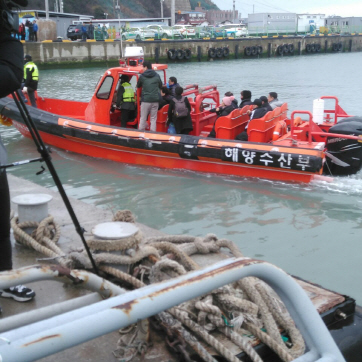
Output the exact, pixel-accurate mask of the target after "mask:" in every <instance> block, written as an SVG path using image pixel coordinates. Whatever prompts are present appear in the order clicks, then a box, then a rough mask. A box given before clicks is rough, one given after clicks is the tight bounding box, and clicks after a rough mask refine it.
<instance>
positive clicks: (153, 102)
mask: <svg viewBox="0 0 362 362" xmlns="http://www.w3.org/2000/svg"><path fill="white" fill-rule="evenodd" d="M161 87H162V81H161V78H160V76H159V75H158V74H157V73H156V72H155V71H154V70H153V69H152V64H151V62H149V61H147V60H146V61H145V62H143V73H142V74H141V76H140V77H139V79H138V82H137V88H142V94H141V119H140V124H139V127H138V128H139V129H140V130H142V131H144V130H145V129H146V122H147V118H148V115H150V119H151V126H150V131H156V121H157V111H158V102H159V100H160V89H161Z"/></svg>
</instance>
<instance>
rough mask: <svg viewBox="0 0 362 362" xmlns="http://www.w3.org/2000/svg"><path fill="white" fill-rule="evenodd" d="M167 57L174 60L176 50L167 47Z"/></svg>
mask: <svg viewBox="0 0 362 362" xmlns="http://www.w3.org/2000/svg"><path fill="white" fill-rule="evenodd" d="M167 56H168V59H171V60H175V59H176V50H175V49H169V50H168V51H167Z"/></svg>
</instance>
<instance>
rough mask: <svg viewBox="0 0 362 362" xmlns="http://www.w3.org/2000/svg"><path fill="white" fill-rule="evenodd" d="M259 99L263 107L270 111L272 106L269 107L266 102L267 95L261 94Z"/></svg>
mask: <svg viewBox="0 0 362 362" xmlns="http://www.w3.org/2000/svg"><path fill="white" fill-rule="evenodd" d="M259 99H260V100H261V102H262V106H263V108H265V109H266V110H267V112H270V111H272V110H273V108H272V107H271V105H270V104H269V102H268V98H267V97H265V96H261V97H260V98H259Z"/></svg>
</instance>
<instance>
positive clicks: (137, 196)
mask: <svg viewBox="0 0 362 362" xmlns="http://www.w3.org/2000/svg"><path fill="white" fill-rule="evenodd" d="M361 60H362V54H361V53H353V54H348V53H343V54H333V55H331V54H328V55H323V54H318V55H312V56H303V57H298V56H295V57H284V58H275V59H260V60H230V61H222V62H218V61H214V62H209V63H187V64H173V65H171V66H170V67H169V72H168V75H169V76H172V75H173V76H176V77H177V78H178V80H179V83H180V84H182V85H185V84H191V83H198V84H199V85H200V86H205V85H210V84H217V85H218V87H219V89H220V93H221V94H223V93H224V92H226V91H228V90H231V91H233V92H234V94H235V95H237V96H239V93H240V91H241V90H242V89H250V90H251V91H252V92H253V96H255V97H259V96H261V95H267V93H268V92H269V91H276V92H278V93H279V94H280V97H279V98H280V99H281V100H285V101H288V104H289V109H290V110H295V109H306V110H312V101H313V99H316V98H318V97H319V96H321V95H335V96H337V97H338V98H339V100H340V104H341V105H342V107H343V108H344V109H345V110H346V111H347V112H349V113H350V114H355V115H362V109H361V108H362V106H361V102H360V101H359V95H360V84H362V73H361V69H360V63H361ZM103 71H104V69H101V68H93V69H70V70H65V69H61V70H49V71H41V78H40V87H39V94H41V95H46V96H51V97H54V98H63V99H75V100H89V99H90V97H91V95H92V93H93V90H94V86H95V83H96V82H97V80H98V79H99V76H100V75H102V74H103ZM0 132H1V134H2V137H3V139H4V141H5V143H6V145H7V149H8V153H9V159H10V160H11V161H14V160H19V159H24V158H28V157H33V156H36V150H35V147H34V145H33V143H32V141H31V140H28V139H24V138H23V137H22V136H20V135H19V133H18V132H17V131H16V130H15V129H14V128H4V127H1V128H0ZM52 155H53V160H54V164H55V167H56V169H57V170H58V173H59V175H60V178H61V180H62V181H63V183H64V185H65V188H66V190H67V193H68V195H69V196H72V197H75V198H78V199H81V200H83V201H85V202H88V203H93V204H96V205H98V206H100V207H104V208H108V209H111V210H113V211H117V210H119V209H130V210H131V211H132V212H133V213H134V214H136V215H137V217H138V221H140V222H142V223H145V224H147V225H149V226H151V227H154V228H156V229H159V230H161V231H164V232H166V233H171V234H182V233H185V234H192V235H205V234H207V233H210V232H212V233H215V234H217V235H218V236H219V237H220V238H224V237H225V238H228V239H231V240H233V241H234V242H236V243H237V244H238V246H239V247H240V249H241V250H242V251H243V252H244V254H245V255H246V256H250V257H254V258H259V259H264V260H267V261H269V262H271V263H274V264H276V265H278V266H279V267H281V268H283V269H284V270H286V271H287V272H289V273H292V274H295V275H298V276H300V277H302V278H304V279H308V280H311V281H313V282H316V283H319V284H321V285H323V286H325V287H327V288H330V289H333V290H335V291H338V292H341V293H343V294H348V295H350V296H352V297H354V298H356V299H357V301H358V302H359V304H361V303H362V289H361V287H360V282H361V275H362V263H361V261H360V260H361V251H362V245H361V243H362V233H361V228H362V217H361V216H362V212H361V210H362V198H361V196H362V177H361V175H356V176H353V177H349V178H340V179H338V178H337V179H335V180H334V181H333V182H331V183H326V182H318V183H313V184H310V185H291V184H285V183H281V182H270V181H263V180H250V179H241V178H234V177H227V176H224V177H223V176H215V175H200V174H196V173H192V172H186V171H185V172H180V171H165V170H159V169H154V168H146V167H136V166H131V165H125V164H118V163H114V162H111V161H106V160H101V159H93V158H90V157H86V156H81V155H76V154H73V153H69V152H66V151H63V150H59V149H54V150H53V154H52ZM38 170H39V165H36V164H31V165H27V166H22V167H18V168H17V169H12V170H9V172H11V173H13V174H14V175H16V176H20V177H23V178H26V179H28V180H31V181H33V182H36V183H39V184H40V185H43V186H46V187H50V188H52V189H55V187H54V183H53V181H52V179H51V176H50V175H49V173H45V174H43V175H40V176H35V172H36V171H38Z"/></svg>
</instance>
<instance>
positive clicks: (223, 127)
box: [215, 106, 252, 140]
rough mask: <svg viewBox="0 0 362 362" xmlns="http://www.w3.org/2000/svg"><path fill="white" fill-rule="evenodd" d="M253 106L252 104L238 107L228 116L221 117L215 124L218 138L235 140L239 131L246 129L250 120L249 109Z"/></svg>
mask: <svg viewBox="0 0 362 362" xmlns="http://www.w3.org/2000/svg"><path fill="white" fill-rule="evenodd" d="M251 108H252V106H245V107H243V108H242V109H240V108H237V109H234V110H233V111H232V112H231V113H230V114H228V115H227V116H222V117H219V118H218V119H217V120H216V124H215V132H216V138H221V139H227V140H234V139H235V137H236V136H237V135H238V134H239V133H241V132H243V131H244V130H245V127H246V125H247V123H248V121H249V115H248V114H247V111H248V110H249V109H251Z"/></svg>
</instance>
